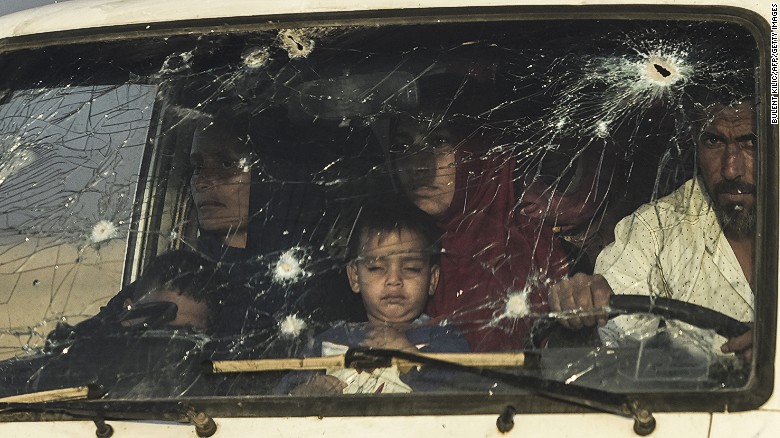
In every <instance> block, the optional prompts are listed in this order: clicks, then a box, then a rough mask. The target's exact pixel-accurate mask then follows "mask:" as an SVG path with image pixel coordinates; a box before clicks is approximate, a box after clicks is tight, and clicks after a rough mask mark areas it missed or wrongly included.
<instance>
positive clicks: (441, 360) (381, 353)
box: [206, 348, 655, 435]
mask: <svg viewBox="0 0 780 438" xmlns="http://www.w3.org/2000/svg"><path fill="white" fill-rule="evenodd" d="M461 358H463V359H464V361H465V362H461V361H460V359H461ZM475 358H476V360H475ZM486 359H487V360H486ZM494 359H498V360H499V362H496V361H495V360H494ZM535 362H537V363H538V355H537V354H535V353H490V354H478V353H467V354H462V355H461V354H447V353H441V354H425V353H409V352H405V351H399V350H386V349H374V348H350V349H349V350H347V352H346V353H345V354H344V355H343V356H326V357H312V358H293V359H255V360H238V361H230V360H227V361H212V362H208V363H207V364H206V372H210V373H247V372H250V373H251V372H263V371H271V370H314V369H326V368H332V367H337V368H353V369H374V368H389V367H391V366H394V365H395V366H399V368H400V367H404V366H407V367H408V366H410V365H412V364H420V365H432V366H436V367H440V368H443V369H447V370H451V371H458V372H465V373H468V374H472V375H477V376H481V377H485V378H489V379H493V380H498V381H501V382H503V383H505V384H508V385H510V386H513V387H517V388H521V389H524V390H528V391H530V392H532V393H534V394H536V395H539V396H542V397H545V398H548V399H551V400H556V401H563V402H566V403H569V404H574V405H577V406H584V407H587V408H590V409H594V410H598V411H602V412H607V413H612V414H615V415H619V416H621V417H627V418H632V419H633V420H634V430H635V431H636V432H637V433H638V434H640V435H647V434H649V433H650V432H652V431H653V430H654V429H655V419H654V417H653V415H652V413H651V412H650V411H649V410H648V409H646V408H644V407H642V406H641V405H640V404H639V402H637V401H636V400H631V399H629V398H628V396H626V395H625V394H618V393H614V392H609V391H604V390H600V389H595V388H588V387H584V386H578V385H571V384H567V383H564V382H559V381H557V380H551V379H546V378H543V377H538V376H533V375H518V374H511V373H506V372H501V371H497V370H495V369H492V368H491V367H496V366H504V367H518V366H529V364H530V366H535V365H534V363H535ZM512 411H513V409H509V410H507V411H505V412H504V414H502V416H501V417H499V422H498V426H499V429H502V426H501V423H503V424H504V425H506V424H510V423H511V421H508V420H507V416H509V418H510V420H511V416H512V415H513V413H512ZM505 427H506V426H504V429H505ZM504 429H502V431H505V430H504Z"/></svg>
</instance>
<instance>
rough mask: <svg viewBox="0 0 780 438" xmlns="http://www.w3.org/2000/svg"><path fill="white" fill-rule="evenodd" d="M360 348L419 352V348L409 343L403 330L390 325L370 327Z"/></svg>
mask: <svg viewBox="0 0 780 438" xmlns="http://www.w3.org/2000/svg"><path fill="white" fill-rule="evenodd" d="M360 346H361V347H371V348H384V349H388V350H401V351H404V350H405V351H417V348H416V347H415V346H414V345H412V343H411V342H409V339H408V338H407V337H406V334H405V333H404V330H403V329H399V328H395V327H391V326H389V325H372V326H370V327H369V328H368V329H367V331H366V337H365V338H363V340H362V341H361V342H360Z"/></svg>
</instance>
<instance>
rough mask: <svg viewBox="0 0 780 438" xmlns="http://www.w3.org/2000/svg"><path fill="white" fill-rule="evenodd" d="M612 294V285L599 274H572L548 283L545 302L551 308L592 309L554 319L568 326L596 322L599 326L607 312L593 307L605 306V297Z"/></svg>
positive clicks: (577, 327) (580, 325)
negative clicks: (549, 285)
mask: <svg viewBox="0 0 780 438" xmlns="http://www.w3.org/2000/svg"><path fill="white" fill-rule="evenodd" d="M612 294H613V292H612V288H611V287H610V286H609V283H607V280H606V279H605V278H604V277H602V276H601V275H598V274H596V275H586V274H575V275H574V276H572V277H570V278H567V279H566V280H562V281H560V282H558V283H556V284H554V285H553V286H552V287H550V291H549V293H548V299H549V301H548V302H549V303H550V310H552V311H553V312H572V311H585V312H588V311H591V312H593V313H590V314H588V315H583V316H572V317H569V318H565V319H559V320H558V322H559V323H560V324H561V325H562V326H564V327H566V328H568V329H570V330H578V329H581V328H583V327H593V326H595V325H596V324H598V325H599V326H600V327H603V326H604V325H605V324H606V323H607V313H606V311H604V312H602V313H598V312H596V311H597V310H599V309H604V308H605V307H607V306H609V297H610V296H611V295H612Z"/></svg>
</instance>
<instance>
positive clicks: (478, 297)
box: [391, 74, 568, 351]
mask: <svg viewBox="0 0 780 438" xmlns="http://www.w3.org/2000/svg"><path fill="white" fill-rule="evenodd" d="M468 80H469V78H468V77H466V78H463V77H457V76H455V75H452V76H450V75H446V74H443V75H437V76H436V77H429V78H424V79H423V80H421V82H422V83H421V84H420V87H419V88H420V91H421V105H420V107H419V109H418V112H417V114H414V115H411V116H408V115H407V116H402V117H398V118H397V119H395V120H394V121H393V123H392V124H391V138H392V141H393V146H392V150H393V151H396V152H398V153H399V154H400V158H399V159H398V160H397V163H396V164H397V168H398V175H399V179H400V180H401V185H402V187H403V189H404V192H405V193H406V194H407V196H408V197H409V198H410V199H411V200H412V202H414V203H415V204H416V205H417V206H418V207H419V208H420V209H421V210H423V211H425V212H426V213H428V214H430V215H431V216H433V217H435V218H436V220H437V223H438V225H439V227H440V228H441V229H442V231H443V233H444V234H443V240H442V246H443V254H442V261H441V275H440V281H439V285H438V287H437V289H436V292H435V294H434V295H433V297H432V299H431V300H430V301H429V304H428V309H427V313H428V314H430V315H431V316H434V317H438V318H446V319H448V320H452V321H454V322H455V323H456V324H457V325H459V326H460V328H461V329H462V330H463V331H464V333H465V335H466V338H467V340H468V341H469V343H470V345H471V347H472V350H474V351H500V350H512V349H520V348H523V347H524V346H525V345H526V341H527V340H528V338H529V335H530V326H531V324H532V323H533V319H534V318H533V317H534V316H538V315H540V314H543V313H546V312H547V303H546V302H545V300H544V298H543V297H546V292H545V291H544V289H545V286H546V284H548V282H549V280H550V279H557V278H560V277H562V276H564V275H566V274H567V272H568V271H567V262H566V254H565V252H564V251H563V250H562V248H561V247H560V245H559V243H558V241H557V240H556V238H555V236H554V235H553V233H552V231H551V230H549V228H543V227H541V226H540V223H539V222H538V221H536V220H534V219H531V218H529V217H527V216H524V215H521V214H518V212H516V206H517V201H518V194H517V193H516V192H515V187H514V180H515V175H514V170H515V163H516V157H515V156H513V152H514V151H513V150H511V148H510V149H509V150H506V149H505V148H496V149H495V150H491V147H493V146H494V144H493V139H491V138H490V137H489V136H487V135H485V134H484V130H482V129H481V128H480V126H481V125H482V124H483V123H484V121H480V120H479V119H477V122H478V123H474V122H473V120H474V119H475V118H474V117H468V116H466V117H464V116H463V114H479V113H480V112H479V111H475V110H474V108H470V104H474V103H476V102H483V103H484V100H485V96H486V94H485V93H484V92H481V91H480V90H479V87H475V88H474V89H472V92H471V93H469V92H467V91H464V90H469V84H468ZM455 90H457V91H455ZM453 96H456V97H455V98H453ZM453 116H454V117H453Z"/></svg>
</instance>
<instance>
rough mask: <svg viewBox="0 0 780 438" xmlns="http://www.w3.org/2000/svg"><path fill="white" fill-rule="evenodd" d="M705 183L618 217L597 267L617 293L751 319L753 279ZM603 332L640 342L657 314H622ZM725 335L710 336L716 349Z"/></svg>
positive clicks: (692, 183)
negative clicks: (683, 303)
mask: <svg viewBox="0 0 780 438" xmlns="http://www.w3.org/2000/svg"><path fill="white" fill-rule="evenodd" d="M702 188H703V183H702V181H701V180H699V179H692V180H689V181H687V182H686V183H685V184H683V185H682V186H681V187H680V188H679V189H677V190H676V191H674V192H673V193H672V194H670V195H668V196H666V197H664V198H661V199H659V200H658V201H656V202H653V203H649V204H645V205H643V206H642V207H640V208H639V209H638V210H637V211H636V212H634V213H633V214H632V215H630V216H628V217H626V218H624V219H623V220H621V221H620V222H619V223H618V224H617V226H616V227H615V242H614V243H612V244H611V245H609V246H607V247H606V248H604V250H603V251H602V252H601V253H600V254H599V256H598V258H597V260H596V269H595V272H596V273H599V274H602V275H603V276H604V277H605V278H606V279H607V281H608V282H609V284H610V286H611V287H612V290H613V291H614V292H615V294H636V295H649V294H652V295H657V296H660V297H667V298H673V299H677V300H681V301H686V302H689V303H694V304H698V305H700V306H703V307H707V308H709V309H713V310H716V311H718V312H721V313H723V314H726V315H728V316H731V317H732V318H735V319H737V320H739V321H744V322H748V321H752V320H753V292H752V290H751V289H750V284H749V282H748V280H747V279H746V278H745V275H744V273H743V272H742V268H741V267H740V265H739V262H738V261H737V258H736V256H735V255H734V251H733V250H732V248H731V245H729V243H728V240H727V239H726V237H725V235H724V234H723V232H722V230H721V227H720V224H719V222H718V219H717V216H716V215H715V212H714V211H713V204H712V201H711V199H710V197H709V195H708V194H707V193H706V191H705V190H702ZM640 320H641V321H644V322H642V323H640V322H639V321H640ZM653 321H654V324H655V325H654V326H653ZM685 326H687V325H685ZM685 326H681V327H685ZM687 327H690V326H687ZM605 329H606V330H604V329H603V330H602V336H604V335H605V334H606V333H607V332H609V331H611V330H620V331H621V332H623V333H625V334H628V335H629V336H631V337H632V338H635V339H641V338H643V337H644V336H645V335H651V334H652V333H654V332H655V331H656V329H657V319H654V318H635V317H634V318H632V317H619V318H615V319H613V320H612V321H610V324H608V326H607V327H605ZM684 330H687V328H684ZM613 335H614V333H613ZM608 337H610V336H608ZM721 340H723V339H722V338H721V339H710V341H711V342H714V343H716V344H717V345H713V346H712V347H714V349H715V350H718V349H719V347H720V344H721V343H722V342H720V341H721ZM723 341H724V342H725V340H723Z"/></svg>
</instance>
